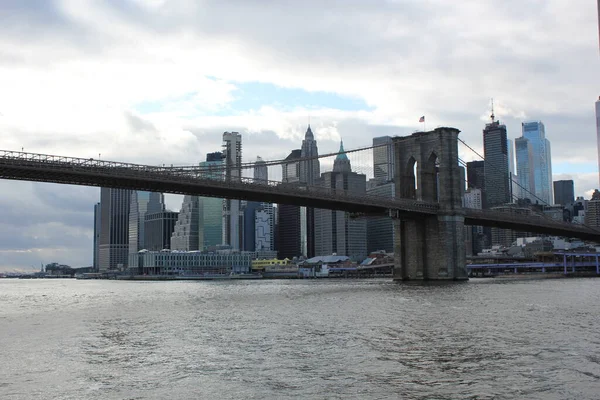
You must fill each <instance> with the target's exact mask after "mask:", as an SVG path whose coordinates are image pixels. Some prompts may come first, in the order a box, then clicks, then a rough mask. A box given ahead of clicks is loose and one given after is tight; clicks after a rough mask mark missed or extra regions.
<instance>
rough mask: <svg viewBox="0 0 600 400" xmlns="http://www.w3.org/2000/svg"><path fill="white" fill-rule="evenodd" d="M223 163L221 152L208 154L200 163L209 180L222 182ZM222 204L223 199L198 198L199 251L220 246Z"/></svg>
mask: <svg viewBox="0 0 600 400" xmlns="http://www.w3.org/2000/svg"><path fill="white" fill-rule="evenodd" d="M224 165H225V162H224V160H223V153H222V152H214V153H208V154H207V155H206V161H205V162H201V163H200V167H202V168H203V169H204V170H205V171H206V172H205V175H206V176H207V177H208V178H209V179H217V180H223V179H224V176H225V171H224V168H223V167H224ZM223 202H224V199H221V198H217V197H200V198H199V199H198V217H199V218H201V221H200V223H199V224H198V229H199V230H202V234H201V235H200V234H199V235H198V237H199V239H200V238H201V239H202V242H201V243H200V244H199V249H200V250H206V249H209V248H213V247H215V246H217V245H220V244H221V243H222V240H223Z"/></svg>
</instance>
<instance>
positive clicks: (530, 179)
mask: <svg viewBox="0 0 600 400" xmlns="http://www.w3.org/2000/svg"><path fill="white" fill-rule="evenodd" d="M515 149H516V153H517V175H518V177H519V192H518V193H517V197H518V198H519V199H529V200H530V201H531V202H532V203H535V195H534V194H535V187H534V182H535V179H534V175H533V168H534V163H533V147H532V146H531V142H530V141H529V140H528V139H527V138H524V137H520V138H516V139H515Z"/></svg>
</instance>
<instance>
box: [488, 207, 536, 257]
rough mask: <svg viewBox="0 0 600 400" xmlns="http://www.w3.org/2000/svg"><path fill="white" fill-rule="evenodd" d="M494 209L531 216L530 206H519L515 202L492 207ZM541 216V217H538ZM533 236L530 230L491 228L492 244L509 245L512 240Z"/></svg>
mask: <svg viewBox="0 0 600 400" xmlns="http://www.w3.org/2000/svg"><path fill="white" fill-rule="evenodd" d="M492 209H493V210H496V211H501V212H505V213H508V214H512V215H524V216H533V214H532V211H531V209H530V208H525V207H519V206H518V205H517V204H507V205H503V206H498V207H494V208H492ZM540 218H541V217H540ZM532 236H534V235H533V234H532V233H530V232H518V231H514V230H512V229H502V228H495V227H493V228H492V246H504V247H510V246H511V245H512V244H513V242H514V241H516V240H517V239H518V238H522V237H532Z"/></svg>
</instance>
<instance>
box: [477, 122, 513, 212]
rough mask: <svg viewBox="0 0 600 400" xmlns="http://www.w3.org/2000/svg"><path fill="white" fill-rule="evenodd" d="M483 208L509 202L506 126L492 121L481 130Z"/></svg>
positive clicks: (509, 184) (509, 183)
mask: <svg viewBox="0 0 600 400" xmlns="http://www.w3.org/2000/svg"><path fill="white" fill-rule="evenodd" d="M483 154H484V157H485V164H484V186H485V202H484V204H485V206H486V207H488V208H489V207H495V206H499V205H502V204H506V203H510V201H511V193H510V191H511V188H510V186H511V182H510V176H509V173H508V141H507V137H506V126H505V125H503V124H500V122H499V121H494V114H492V122H491V123H489V124H486V125H485V129H484V130H483Z"/></svg>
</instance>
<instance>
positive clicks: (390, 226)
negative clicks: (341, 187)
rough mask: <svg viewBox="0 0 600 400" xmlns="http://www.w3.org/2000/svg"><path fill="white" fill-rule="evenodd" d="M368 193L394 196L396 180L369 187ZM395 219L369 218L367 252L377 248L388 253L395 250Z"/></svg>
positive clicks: (370, 194)
mask: <svg viewBox="0 0 600 400" xmlns="http://www.w3.org/2000/svg"><path fill="white" fill-rule="evenodd" d="M367 195H369V196H377V197H384V198H390V199H392V198H394V197H395V196H396V189H395V183H394V182H387V183H383V184H380V185H378V186H374V187H372V188H370V189H367ZM394 235H395V233H394V221H393V220H392V219H391V218H389V217H369V218H367V252H368V253H369V254H371V253H372V252H374V251H377V250H384V251H385V252H386V253H393V252H394Z"/></svg>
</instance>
